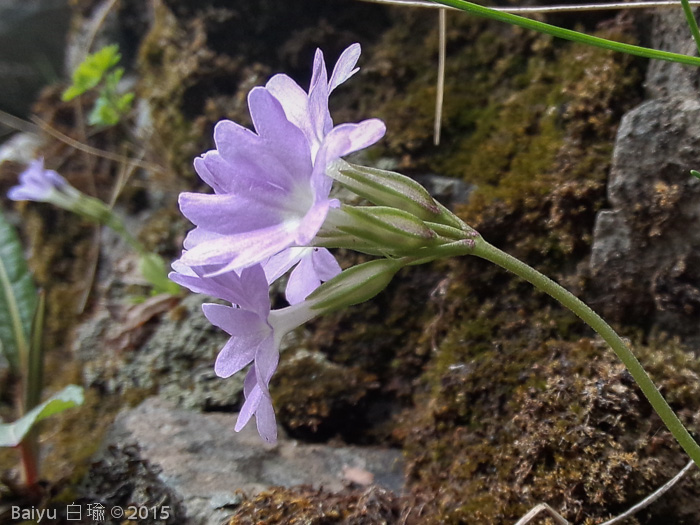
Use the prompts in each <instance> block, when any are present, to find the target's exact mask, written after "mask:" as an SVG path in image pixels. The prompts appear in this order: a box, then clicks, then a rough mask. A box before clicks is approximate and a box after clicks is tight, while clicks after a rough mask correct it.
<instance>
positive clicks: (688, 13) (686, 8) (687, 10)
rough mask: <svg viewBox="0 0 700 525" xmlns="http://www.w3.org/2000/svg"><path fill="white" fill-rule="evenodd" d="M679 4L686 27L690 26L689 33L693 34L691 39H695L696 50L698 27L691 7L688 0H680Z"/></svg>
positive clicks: (699, 39)
mask: <svg viewBox="0 0 700 525" xmlns="http://www.w3.org/2000/svg"><path fill="white" fill-rule="evenodd" d="M681 4H682V5H683V13H684V14H685V19H686V20H687V21H688V27H690V33H691V34H692V35H693V40H695V45H696V46H697V48H698V51H700V29H699V28H698V22H697V20H695V15H694V14H693V9H692V7H690V2H689V1H688V0H681Z"/></svg>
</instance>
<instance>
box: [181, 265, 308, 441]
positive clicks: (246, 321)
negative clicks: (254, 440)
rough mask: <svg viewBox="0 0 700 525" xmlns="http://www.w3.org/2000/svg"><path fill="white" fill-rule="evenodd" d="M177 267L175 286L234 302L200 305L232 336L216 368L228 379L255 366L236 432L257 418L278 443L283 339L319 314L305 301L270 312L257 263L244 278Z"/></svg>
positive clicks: (212, 270) (209, 269)
mask: <svg viewBox="0 0 700 525" xmlns="http://www.w3.org/2000/svg"><path fill="white" fill-rule="evenodd" d="M173 269H174V270H175V272H172V273H171V274H170V275H169V277H170V278H171V279H172V280H173V281H175V282H176V283H178V284H180V285H182V286H184V287H186V288H189V289H190V290H192V291H193V292H197V293H204V294H208V295H213V296H214V297H218V298H220V299H224V300H225V301H229V302H230V303H232V305H231V306H224V305H220V304H204V305H202V310H203V311H204V315H206V317H207V319H209V321H210V322H211V323H212V324H213V325H215V326H217V327H219V328H221V329H222V330H224V331H225V332H226V333H228V334H229V335H230V336H231V338H230V339H229V340H228V342H227V343H226V344H225V345H224V347H223V348H222V349H221V351H220V352H219V355H218V357H217V358H216V363H215V365H214V370H215V372H216V374H217V375H218V376H220V377H224V378H226V377H230V376H232V375H233V374H235V373H237V372H239V371H241V370H242V369H243V368H245V367H246V366H248V365H249V364H250V363H253V365H252V366H251V368H250V370H249V371H248V374H247V375H246V378H245V382H244V388H243V393H244V396H245V403H244V404H243V406H242V407H241V411H240V413H239V415H238V421H237V422H236V427H235V429H236V432H238V431H240V430H241V429H242V428H243V427H244V426H245V425H246V424H247V423H248V421H250V418H251V417H252V416H253V415H255V420H256V424H257V427H258V433H259V434H260V436H261V437H262V438H263V439H264V440H265V441H267V442H268V443H274V442H275V441H276V440H277V425H276V422H275V413H274V410H273V408H272V399H271V398H270V392H269V384H270V379H271V378H272V375H273V374H274V372H275V370H276V369H277V363H278V362H279V346H280V341H281V340H282V337H283V336H284V335H285V334H286V333H287V332H289V331H291V330H293V329H295V328H296V327H297V326H301V325H302V324H304V323H305V322H307V321H308V320H310V319H311V318H312V317H314V315H315V314H312V313H311V309H310V308H309V307H308V305H306V304H303V303H302V304H299V305H296V306H290V307H287V308H283V309H281V310H274V311H271V310H270V298H269V289H268V284H267V279H266V278H265V272H264V271H263V269H262V267H261V266H260V265H259V264H258V265H255V266H251V267H248V268H244V269H243V270H242V271H241V273H240V275H239V274H238V273H236V272H235V271H231V272H226V273H223V274H221V273H218V274H217V272H216V268H215V267H207V266H204V267H196V268H190V267H188V266H186V265H184V264H182V263H181V262H180V261H176V262H175V263H173Z"/></svg>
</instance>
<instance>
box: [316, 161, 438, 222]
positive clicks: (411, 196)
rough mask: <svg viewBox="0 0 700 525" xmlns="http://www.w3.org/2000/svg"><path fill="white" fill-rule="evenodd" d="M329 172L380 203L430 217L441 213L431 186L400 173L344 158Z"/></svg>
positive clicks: (353, 190) (341, 182) (433, 218)
mask: <svg viewBox="0 0 700 525" xmlns="http://www.w3.org/2000/svg"><path fill="white" fill-rule="evenodd" d="M326 173H327V174H328V176H330V177H331V178H333V179H335V180H336V181H338V182H339V183H340V184H342V185H343V186H345V187H346V188H348V189H349V190H350V191H352V192H353V193H356V194H357V195H359V196H360V197H363V198H365V199H367V200H368V201H369V202H371V203H372V204H376V205H377V206H389V207H392V208H399V209H401V210H404V211H406V212H408V213H411V214H412V215H415V216H416V217H418V218H419V219H423V220H427V221H434V220H436V219H437V217H439V215H440V207H439V206H438V204H437V203H436V202H435V199H433V198H432V197H431V196H430V193H428V190H426V189H425V188H424V187H423V186H421V185H420V184H418V183H417V182H416V181H414V180H413V179H411V178H410V177H406V176H405V175H401V174H400V173H396V172H393V171H386V170H380V169H378V168H367V167H365V166H357V165H355V164H350V163H349V162H345V161H344V160H338V161H336V162H334V163H333V164H331V166H330V167H329V168H328V170H327V172H326Z"/></svg>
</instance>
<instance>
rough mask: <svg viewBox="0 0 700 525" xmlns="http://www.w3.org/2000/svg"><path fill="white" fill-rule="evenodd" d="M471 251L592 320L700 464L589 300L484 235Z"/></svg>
mask: <svg viewBox="0 0 700 525" xmlns="http://www.w3.org/2000/svg"><path fill="white" fill-rule="evenodd" d="M468 253H470V254H472V255H476V256H477V257H481V258H482V259H486V260H487V261H491V262H492V263H494V264H497V265H498V266H500V267H502V268H505V269H506V270H509V271H511V272H513V273H514V274H516V275H517V276H519V277H522V278H523V279H525V280H526V281H528V282H529V283H530V284H532V285H534V286H535V287H536V288H538V289H540V290H542V291H543V292H545V293H547V294H549V295H550V296H552V297H553V298H554V299H556V300H557V301H559V302H560V303H561V304H562V305H564V306H565V307H566V308H568V309H569V310H571V311H572V312H573V313H575V314H576V315H578V316H579V317H580V318H581V319H582V320H583V321H584V322H585V323H586V324H588V325H589V326H590V327H591V328H593V330H595V331H596V332H597V333H598V335H600V336H601V337H602V338H603V339H604V340H605V342H606V343H608V344H609V345H610V347H611V348H612V349H613V351H614V352H615V354H617V356H618V357H619V358H620V360H622V362H623V363H624V364H625V366H626V367H627V370H628V371H629V372H630V374H632V377H633V378H634V380H635V381H636V382H637V384H638V385H639V388H641V389H642V392H643V393H644V395H645V396H646V397H647V399H648V400H649V402H650V403H651V406H652V407H653V408H654V410H655V411H656V413H657V414H659V416H660V417H661V419H662V421H663V422H664V423H665V424H666V427H667V428H668V429H669V430H670V431H671V434H673V437H675V438H676V440H677V441H678V443H679V444H680V445H681V447H683V450H685V451H686V453H687V454H688V456H690V458H691V459H692V460H693V461H694V462H695V464H696V465H698V466H700V446H698V444H697V443H696V442H695V440H694V439H693V438H692V437H691V435H690V433H689V432H688V431H687V430H686V428H685V427H684V426H683V423H681V421H680V420H679V419H678V416H676V414H675V413H674V412H673V410H672V409H671V407H670V406H668V403H667V402H666V400H665V399H664V398H663V396H662V395H661V393H660V392H659V390H658V389H657V388H656V386H655V385H654V383H653V382H652V380H651V379H650V378H649V375H648V374H647V373H646V371H645V370H644V368H643V367H642V365H641V364H640V363H639V361H638V360H637V358H636V357H635V356H634V354H633V353H632V352H631V351H630V349H629V348H627V346H626V345H625V343H624V342H623V341H622V339H621V338H620V336H619V335H617V333H615V331H614V330H613V329H612V328H611V327H610V325H608V324H607V323H606V322H605V321H603V319H602V318H601V317H600V316H599V315H598V314H596V313H595V312H594V311H593V310H591V309H590V308H589V307H588V306H587V305H586V304H585V303H583V302H582V301H581V300H580V299H578V298H577V297H575V296H574V295H573V294H571V293H570V292H568V291H567V290H566V289H564V288H563V287H562V286H560V285H558V284H557V283H555V282H554V281H552V280H551V279H550V278H549V277H546V276H545V275H542V274H541V273H540V272H538V271H537V270H535V269H534V268H531V267H530V266H528V265H527V264H525V263H523V262H521V261H519V260H518V259H516V258H515V257H512V256H510V255H508V254H507V253H505V252H503V251H501V250H499V249H498V248H495V247H494V246H492V245H490V244H489V243H487V242H486V241H484V240H483V239H481V238H477V239H475V240H474V246H473V248H472V249H470V250H469V252H468Z"/></svg>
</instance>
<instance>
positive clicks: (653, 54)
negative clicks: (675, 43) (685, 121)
mask: <svg viewBox="0 0 700 525" xmlns="http://www.w3.org/2000/svg"><path fill="white" fill-rule="evenodd" d="M433 1H434V2H435V3H436V4H442V5H447V6H450V7H454V8H456V9H459V10H461V11H466V12H467V13H471V14H473V15H477V16H482V17H484V18H490V19H492V20H498V21H499V22H505V23H507V24H513V25H516V26H520V27H524V28H525V29H531V30H533V31H538V32H540V33H546V34H548V35H552V36H555V37H558V38H563V39H565V40H572V41H574V42H580V43H582V44H588V45H591V46H595V47H602V48H603V49H611V50H613V51H619V52H621V53H627V54H630V55H636V56H640V57H644V58H654V59H657V60H667V61H669V62H678V63H680V64H686V65H690V66H700V58H698V57H691V56H687V55H681V54H678V53H669V52H668V51H659V50H657V49H650V48H648V47H640V46H633V45H631V44H623V43H621V42H615V41H613V40H607V39H605V38H600V37H596V36H591V35H586V34H584V33H579V32H578V31H572V30H571V29H564V28H562V27H557V26H553V25H551V24H545V23H544V22H537V21H536V20H531V19H529V18H524V17H522V16H518V15H512V14H510V13H504V12H502V11H495V10H493V9H489V8H488V7H484V6H481V5H477V4H473V3H471V2H465V1H464V0H433ZM691 30H692V27H691ZM699 36H700V33H699Z"/></svg>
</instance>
